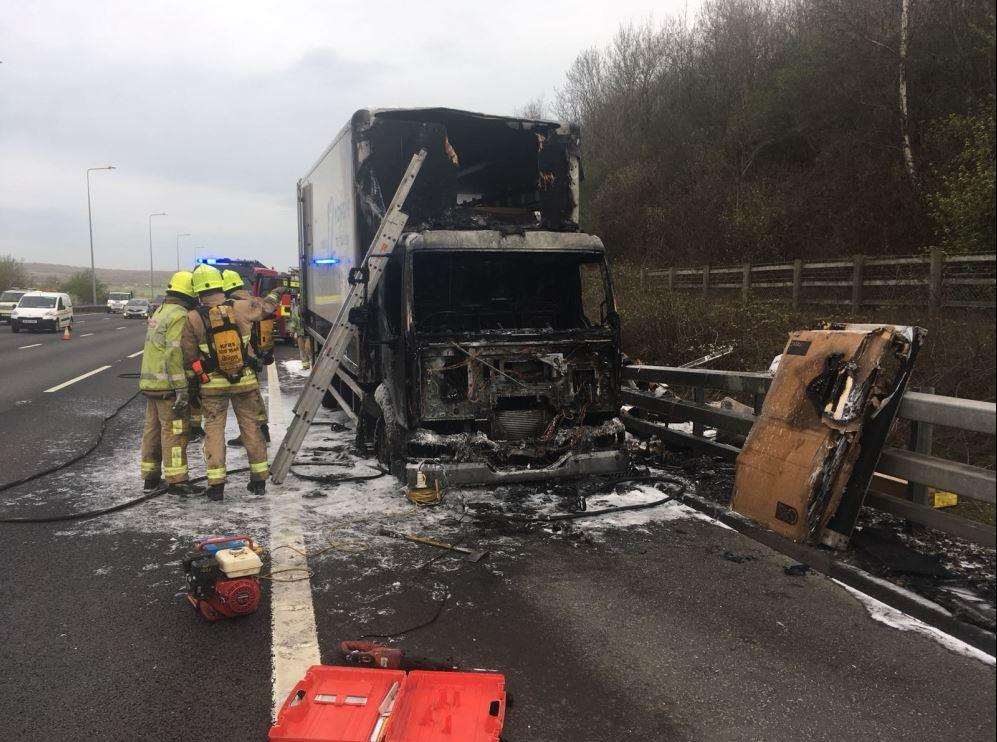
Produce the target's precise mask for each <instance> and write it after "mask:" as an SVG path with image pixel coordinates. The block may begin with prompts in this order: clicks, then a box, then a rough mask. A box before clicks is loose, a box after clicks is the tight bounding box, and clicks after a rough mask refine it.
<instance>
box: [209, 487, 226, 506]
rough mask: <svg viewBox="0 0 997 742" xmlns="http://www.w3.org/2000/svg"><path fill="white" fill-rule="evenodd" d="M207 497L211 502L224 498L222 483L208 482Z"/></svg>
mask: <svg viewBox="0 0 997 742" xmlns="http://www.w3.org/2000/svg"><path fill="white" fill-rule="evenodd" d="M208 499H209V500H211V501H213V502H221V501H222V500H224V499H225V485H224V484H209V485H208Z"/></svg>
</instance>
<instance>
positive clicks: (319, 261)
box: [312, 258, 342, 265]
mask: <svg viewBox="0 0 997 742" xmlns="http://www.w3.org/2000/svg"><path fill="white" fill-rule="evenodd" d="M341 262H342V261H341V260H340V259H339V258H312V263H313V264H315V265H339V264H340V263H341Z"/></svg>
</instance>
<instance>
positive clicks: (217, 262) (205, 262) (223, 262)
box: [197, 258, 232, 265]
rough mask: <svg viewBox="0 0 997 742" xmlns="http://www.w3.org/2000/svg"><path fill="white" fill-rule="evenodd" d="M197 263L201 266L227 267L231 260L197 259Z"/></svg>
mask: <svg viewBox="0 0 997 742" xmlns="http://www.w3.org/2000/svg"><path fill="white" fill-rule="evenodd" d="M197 262H198V263H201V264H202V265H228V264H229V263H231V262H232V260H231V258H198V259H197Z"/></svg>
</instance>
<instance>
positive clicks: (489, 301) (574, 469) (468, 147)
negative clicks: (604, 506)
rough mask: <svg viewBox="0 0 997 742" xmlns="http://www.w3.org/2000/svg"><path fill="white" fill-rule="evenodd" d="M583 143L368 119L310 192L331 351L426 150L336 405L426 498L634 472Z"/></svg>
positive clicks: (309, 301) (362, 116) (321, 310)
mask: <svg viewBox="0 0 997 742" xmlns="http://www.w3.org/2000/svg"><path fill="white" fill-rule="evenodd" d="M578 139H579V133H578V129H577V128H576V127H573V126H568V125H563V124H559V123H556V122H548V121H530V120H523V119H517V118H506V117H498V116H486V115H483V114H476V113H469V112H464V111H455V110H450V109H414V110H384V111H367V110H364V111H359V112H357V113H356V114H355V115H354V116H353V119H352V120H351V122H350V123H349V124H348V125H347V126H346V127H345V128H344V129H343V131H342V132H341V133H340V134H339V136H338V137H337V138H336V139H335V141H334V142H333V143H332V145H331V146H330V147H329V149H328V150H326V152H325V153H324V154H323V156H322V158H320V160H319V162H318V163H317V164H316V165H315V167H314V168H312V170H311V171H310V172H309V173H308V175H306V176H305V177H304V178H302V179H301V181H299V183H298V202H299V245H300V261H301V276H302V282H301V284H302V285H301V292H302V297H303V299H302V318H303V322H304V323H305V326H306V327H307V329H308V332H309V333H310V334H311V335H312V337H313V338H314V339H315V340H316V341H317V342H319V343H322V342H323V341H324V339H325V336H326V335H327V333H328V330H329V328H330V326H331V323H332V322H333V321H334V320H335V318H336V316H337V314H338V312H339V309H340V307H341V304H342V299H343V297H344V296H345V295H346V293H347V292H348V290H349V286H350V284H351V283H353V284H360V285H362V286H365V279H366V276H365V271H364V270H363V266H362V261H363V257H364V254H365V253H366V250H367V248H368V246H369V245H370V242H371V239H372V238H373V235H374V233H375V231H376V230H377V227H378V225H379V224H380V221H381V218H382V216H383V214H384V210H385V207H386V204H387V202H388V201H389V200H390V199H391V196H392V194H393V193H394V191H395V189H396V188H397V186H398V183H399V181H400V179H401V176H402V174H403V172H404V170H405V167H406V166H407V165H408V163H409V160H410V159H411V157H412V155H413V154H414V153H415V152H417V151H418V150H419V149H425V150H426V151H427V152H428V157H427V159H426V161H425V163H424V164H423V167H422V170H421V172H420V174H419V176H418V177H417V178H416V181H415V184H414V186H413V189H412V191H411V192H410V194H409V197H408V199H407V200H406V203H405V205H404V207H403V208H404V211H405V212H406V213H407V214H408V215H409V219H408V223H407V225H406V232H405V234H404V235H403V237H402V239H401V240H400V241H399V243H398V245H397V247H396V249H395V251H394V254H393V255H392V256H391V258H390V259H389V260H388V264H387V265H386V266H385V272H384V275H383V277H382V279H381V281H380V283H379V285H378V286H377V288H376V289H375V290H373V291H371V292H370V293H369V294H368V295H366V298H365V301H364V304H363V305H362V307H359V308H357V309H354V310H353V311H352V312H351V317H350V320H351V322H352V323H353V324H355V325H356V326H357V335H356V340H355V342H354V343H353V344H352V345H351V348H350V351H349V353H348V357H347V359H346V360H345V361H344V363H343V371H342V372H341V374H340V376H338V377H337V378H336V380H335V382H334V385H333V388H332V389H331V390H330V393H329V395H328V400H329V401H330V402H331V401H332V400H333V399H336V398H338V399H339V400H341V402H342V403H343V404H344V405H345V406H346V407H347V408H348V410H347V411H348V413H349V414H350V415H351V416H352V417H353V418H354V419H355V420H356V421H357V431H358V440H359V443H360V444H361V445H364V446H368V447H370V448H372V449H373V450H374V451H376V453H377V455H378V458H379V459H380V460H381V461H382V462H383V463H384V464H385V465H387V466H389V467H390V468H391V470H392V471H393V472H394V473H396V474H397V475H399V476H401V477H404V478H405V479H406V480H407V481H408V482H409V484H410V485H413V486H423V485H424V484H425V483H426V482H427V481H428V482H430V483H432V482H435V481H439V482H440V483H441V484H490V483H500V482H517V481H527V480H532V479H542V478H550V477H569V476H579V475H585V474H595V473H609V472H615V471H620V470H622V469H624V468H625V466H626V455H625V450H624V432H623V426H622V424H621V422H620V420H619V418H618V412H619V384H620V366H621V355H620V339H619V318H618V315H617V314H616V311H615V304H614V300H613V292H612V283H611V281H610V275H609V270H608V266H607V262H606V254H605V249H604V247H603V245H602V242H601V241H600V240H599V238H598V237H594V236H592V235H588V234H583V233H581V232H579V230H578V184H579V179H580V174H581V169H580V163H579V152H578Z"/></svg>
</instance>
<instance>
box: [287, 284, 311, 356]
mask: <svg viewBox="0 0 997 742" xmlns="http://www.w3.org/2000/svg"><path fill="white" fill-rule="evenodd" d="M290 324H291V332H292V333H293V334H294V340H295V342H296V343H297V344H298V356H299V357H300V358H301V368H303V369H305V370H306V371H307V370H308V369H310V368H311V367H312V339H311V338H310V337H308V333H307V332H306V331H305V328H304V325H302V324H301V309H300V308H299V307H298V297H294V298H293V299H292V300H291V323H290Z"/></svg>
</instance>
